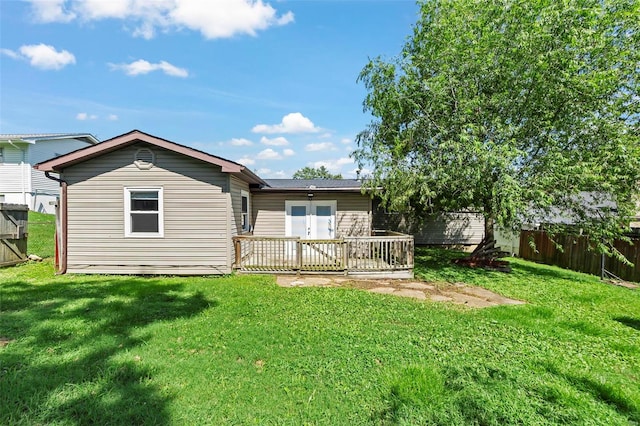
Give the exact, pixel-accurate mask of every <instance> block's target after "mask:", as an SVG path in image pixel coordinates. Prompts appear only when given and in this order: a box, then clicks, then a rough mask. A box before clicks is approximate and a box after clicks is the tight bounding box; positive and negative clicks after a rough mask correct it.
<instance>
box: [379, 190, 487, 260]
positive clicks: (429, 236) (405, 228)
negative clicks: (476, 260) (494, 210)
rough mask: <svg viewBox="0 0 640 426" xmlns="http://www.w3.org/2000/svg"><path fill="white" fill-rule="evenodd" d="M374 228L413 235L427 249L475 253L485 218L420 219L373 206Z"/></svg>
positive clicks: (463, 215) (443, 215)
mask: <svg viewBox="0 0 640 426" xmlns="http://www.w3.org/2000/svg"><path fill="white" fill-rule="evenodd" d="M373 226H374V227H375V228H379V229H393V230H395V231H398V232H404V233H406V234H410V235H413V237H414V240H415V243H416V244H419V245H427V246H446V247H455V248H459V249H463V250H472V249H474V248H475V247H476V246H477V245H478V244H480V242H481V241H482V239H483V238H484V216H482V213H477V212H452V213H437V214H435V213H434V214H432V215H429V216H426V217H423V218H421V219H420V220H418V219H416V218H412V217H410V216H407V215H404V214H401V213H394V212H388V211H386V210H385V209H384V208H383V207H382V206H381V205H379V203H377V202H374V208H373Z"/></svg>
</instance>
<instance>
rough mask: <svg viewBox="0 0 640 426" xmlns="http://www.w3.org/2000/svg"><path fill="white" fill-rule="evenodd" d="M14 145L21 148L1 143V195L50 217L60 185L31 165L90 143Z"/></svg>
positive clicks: (55, 142)
mask: <svg viewBox="0 0 640 426" xmlns="http://www.w3.org/2000/svg"><path fill="white" fill-rule="evenodd" d="M15 145H17V146H18V148H20V149H18V148H15V147H14V146H12V145H11V144H4V143H3V144H2V147H3V148H4V163H0V194H4V195H5V200H9V199H10V200H13V201H15V202H19V203H21V204H22V203H25V204H27V205H28V206H29V208H30V209H31V210H36V211H39V212H42V213H51V214H53V213H54V211H55V208H54V206H52V205H50V204H49V202H50V201H55V200H56V197H57V195H58V194H59V193H60V185H59V184H58V182H56V181H54V180H51V179H48V178H47V177H46V176H45V175H44V172H41V171H38V170H34V169H33V168H32V166H33V165H34V164H36V163H39V162H41V161H44V160H48V159H50V158H53V157H55V156H56V155H59V154H66V153H67V152H70V151H74V150H76V149H80V148H84V147H86V146H89V145H90V144H88V143H87V142H83V141H81V140H78V139H64V140H42V141H38V142H37V143H35V144H26V143H18V142H16V143H15ZM21 149H22V150H21ZM52 174H53V175H54V176H57V174H55V173H52ZM23 194H24V195H23Z"/></svg>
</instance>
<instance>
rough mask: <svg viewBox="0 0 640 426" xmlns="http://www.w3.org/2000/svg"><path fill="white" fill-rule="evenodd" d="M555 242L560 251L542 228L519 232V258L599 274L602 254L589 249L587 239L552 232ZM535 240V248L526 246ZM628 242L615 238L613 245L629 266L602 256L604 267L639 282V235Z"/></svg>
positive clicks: (617, 274) (623, 277) (624, 277)
mask: <svg viewBox="0 0 640 426" xmlns="http://www.w3.org/2000/svg"><path fill="white" fill-rule="evenodd" d="M554 239H555V241H556V242H557V243H558V244H560V245H561V246H562V248H563V251H560V250H558V249H557V248H556V247H555V245H554V244H553V242H552V241H551V240H550V239H549V237H548V236H547V234H546V232H544V231H522V233H521V235H520V257H522V258H523V259H527V260H533V261H534V262H540V263H546V264H548V265H556V266H560V267H562V268H567V269H571V270H573V271H579V272H586V273H588V274H594V275H598V276H600V274H601V269H602V256H601V255H600V254H599V253H597V252H595V251H593V250H589V245H588V241H587V238H586V237H584V236H575V235H556V236H555V238H554ZM530 240H533V242H534V243H535V247H536V248H535V250H534V249H533V248H531V246H530V245H529V241H530ZM631 241H632V243H633V244H632V245H630V244H629V243H627V242H625V241H621V240H616V241H615V243H614V247H615V248H616V249H617V250H618V251H620V253H622V254H623V255H624V256H625V257H626V258H627V259H628V260H629V261H630V262H631V263H633V264H634V266H633V267H631V266H628V265H625V264H623V263H622V262H620V261H619V260H617V259H615V258H612V257H607V256H605V258H604V268H605V269H606V270H607V271H609V272H611V273H612V274H614V275H616V276H617V277H620V278H622V279H623V280H627V281H640V238H632V239H631Z"/></svg>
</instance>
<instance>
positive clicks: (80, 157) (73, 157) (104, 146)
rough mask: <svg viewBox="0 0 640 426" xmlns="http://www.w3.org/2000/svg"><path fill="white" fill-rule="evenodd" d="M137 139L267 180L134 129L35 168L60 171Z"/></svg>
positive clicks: (226, 170)
mask: <svg viewBox="0 0 640 426" xmlns="http://www.w3.org/2000/svg"><path fill="white" fill-rule="evenodd" d="M137 142H145V143H148V144H150V145H153V146H157V147H159V148H163V149H166V150H168V151H172V152H176V153H179V154H183V155H185V156H187V157H190V158H195V159H197V160H200V161H204V162H205V163H209V164H214V165H216V166H220V167H221V168H222V172H224V173H231V174H233V175H236V176H238V177H240V178H241V179H243V180H245V181H247V182H249V183H253V184H259V185H265V184H266V182H265V181H263V180H262V179H261V178H260V177H258V176H257V175H256V174H254V173H253V172H252V171H251V170H249V169H248V168H246V167H245V166H243V165H242V164H238V163H236V162H234V161H230V160H226V159H224V158H222V157H218V156H216V155H212V154H208V153H206V152H204V151H199V150H197V149H193V148H189V147H188V146H184V145H180V144H177V143H175V142H171V141H168V140H166V139H162V138H159V137H157V136H153V135H150V134H148V133H144V132H141V131H140V130H132V131H130V132H128V133H125V134H122V135H120V136H116V137H114V138H111V139H108V140H106V141H104V142H100V143H99V144H96V145H91V146H88V147H85V148H81V149H78V150H76V151H72V152H70V153H68V154H65V155H61V156H59V157H56V158H52V159H50V160H46V161H43V162H41V163H38V164H36V165H34V166H33V168H34V169H36V170H41V171H44V172H60V171H62V170H64V169H65V168H67V167H69V166H73V165H75V164H79V163H82V162H84V161H87V160H90V159H92V158H96V157H99V156H101V155H104V154H107V153H109V152H112V151H115V150H118V149H120V148H124V147H126V146H128V145H132V144H134V143H137Z"/></svg>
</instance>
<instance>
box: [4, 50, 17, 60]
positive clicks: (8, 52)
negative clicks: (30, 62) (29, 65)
mask: <svg viewBox="0 0 640 426" xmlns="http://www.w3.org/2000/svg"><path fill="white" fill-rule="evenodd" d="M0 53H1V54H3V55H6V56H8V57H10V58H12V59H21V58H22V56H20V54H18V53H16V52H14V51H13V50H11V49H0Z"/></svg>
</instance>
